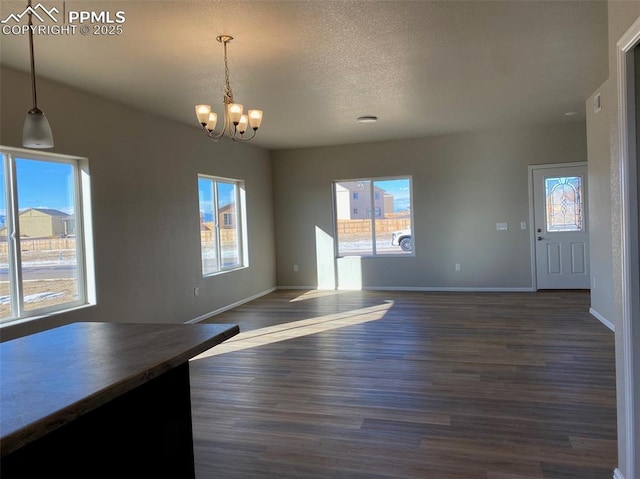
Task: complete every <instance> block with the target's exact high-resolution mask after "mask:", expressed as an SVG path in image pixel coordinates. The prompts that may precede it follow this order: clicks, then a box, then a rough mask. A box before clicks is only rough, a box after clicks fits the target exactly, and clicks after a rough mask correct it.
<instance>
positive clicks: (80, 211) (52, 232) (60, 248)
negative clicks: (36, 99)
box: [0, 147, 94, 322]
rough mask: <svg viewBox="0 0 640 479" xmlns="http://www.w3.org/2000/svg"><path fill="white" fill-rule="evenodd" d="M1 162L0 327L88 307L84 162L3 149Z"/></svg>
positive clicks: (90, 276)
mask: <svg viewBox="0 0 640 479" xmlns="http://www.w3.org/2000/svg"><path fill="white" fill-rule="evenodd" d="M0 157H1V160H2V168H1V170H0V321H2V322H7V321H10V320H14V319H21V318H27V317H33V316H38V315H42V314H46V313H51V312H56V311H62V310H65V309H69V308H71V307H76V306H80V305H83V304H88V303H89V302H90V301H89V296H91V300H92V301H93V299H94V291H93V288H91V289H90V288H89V287H88V282H90V284H92V285H93V274H92V273H93V263H92V262H91V259H90V257H89V256H90V255H89V252H90V247H89V246H90V245H91V241H90V230H91V228H90V221H89V217H90V215H89V208H90V205H89V203H88V202H89V198H90V194H89V171H88V162H87V160H86V159H82V158H74V157H69V156H62V155H53V154H48V153H40V152H34V151H31V150H21V149H11V148H5V147H0ZM88 266H89V267H90V269H91V271H89V268H88Z"/></svg>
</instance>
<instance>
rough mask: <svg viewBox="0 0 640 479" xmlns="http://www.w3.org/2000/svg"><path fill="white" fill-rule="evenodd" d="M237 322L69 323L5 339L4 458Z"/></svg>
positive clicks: (0, 426) (1, 368)
mask: <svg viewBox="0 0 640 479" xmlns="http://www.w3.org/2000/svg"><path fill="white" fill-rule="evenodd" d="M238 332H239V328H238V326H237V325H233V324H177V325H176V324H172V325H169V324H137V323H136V324H133V323H95V322H87V323H72V324H68V325H65V326H61V327H58V328H54V329H50V330H47V331H43V332H40V333H36V334H32V335H29V336H24V337H22V338H18V339H14V340H11V341H6V342H4V343H0V454H1V455H6V454H9V453H11V452H12V451H15V450H16V449H18V448H20V447H22V446H23V445H25V444H27V443H29V442H31V441H33V440H35V439H38V438H40V437H42V436H44V435H45V434H47V433H49V432H51V431H53V430H54V429H56V428H58V427H60V426H62V425H64V424H66V423H68V422H71V421H73V420H74V419H75V418H77V417H79V416H80V415H82V414H84V413H86V412H89V411H91V410H93V409H95V408H97V407H99V406H101V405H103V404H105V403H107V402H109V401H111V400H113V399H115V398H116V397H118V396H120V395H122V394H124V393H126V392H128V391H130V390H132V389H134V388H136V387H137V386H139V385H141V384H144V383H146V382H148V381H149V380H151V379H153V378H155V377H158V376H159V375H161V374H162V373H164V372H166V371H168V370H170V369H172V368H174V367H176V366H178V365H180V364H182V363H184V362H186V361H188V360H189V359H190V358H192V357H194V356H196V355H198V354H200V353H201V352H203V351H206V350H207V349H209V348H211V347H213V346H215V345H216V344H219V343H221V342H223V341H224V340H226V339H228V338H230V337H232V336H235V335H236V334H238Z"/></svg>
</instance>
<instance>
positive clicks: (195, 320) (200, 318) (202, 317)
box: [185, 288, 277, 324]
mask: <svg viewBox="0 0 640 479" xmlns="http://www.w3.org/2000/svg"><path fill="white" fill-rule="evenodd" d="M276 289H277V288H269V289H267V290H265V291H262V292H260V293H258V294H254V295H253V296H249V297H248V298H244V299H241V300H240V301H236V302H235V303H232V304H229V305H227V306H223V307H222V308H219V309H216V310H214V311H210V312H208V313H205V314H202V315H200V316H198V317H197V318H193V319H190V320H189V321H185V324H195V323H199V322H200V321H204V320H205V319H209V318H211V317H213V316H215V315H217V314H220V313H224V312H225V311H229V310H230V309H233V308H236V307H238V306H240V305H243V304H245V303H248V302H250V301H253V300H254V299H258V298H260V297H262V296H265V295H267V294H269V293H273V292H274V291H275V290H276Z"/></svg>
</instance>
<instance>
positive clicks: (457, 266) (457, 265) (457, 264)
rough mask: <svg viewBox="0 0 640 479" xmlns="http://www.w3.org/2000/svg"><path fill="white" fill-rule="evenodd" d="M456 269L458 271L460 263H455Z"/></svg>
mask: <svg viewBox="0 0 640 479" xmlns="http://www.w3.org/2000/svg"><path fill="white" fill-rule="evenodd" d="M456 271H460V263H456Z"/></svg>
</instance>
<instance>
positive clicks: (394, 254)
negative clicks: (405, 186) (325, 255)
mask: <svg viewBox="0 0 640 479" xmlns="http://www.w3.org/2000/svg"><path fill="white" fill-rule="evenodd" d="M393 180H407V181H408V182H409V217H410V225H411V226H410V228H411V240H412V243H413V245H414V246H413V248H412V250H411V252H410V253H406V252H403V253H397V252H382V253H380V252H377V251H376V248H377V246H376V233H375V230H376V228H375V221H376V219H383V218H382V217H380V218H379V217H377V216H375V215H372V214H371V213H373V212H375V209H374V208H375V202H376V201H378V202H380V201H384V198H383V196H380V199H379V200H375V196H376V194H375V183H376V182H382V181H393ZM358 181H369V182H370V183H371V188H370V191H369V195H368V200H369V201H370V202H371V204H370V206H371V208H370V209H369V208H367V209H368V210H369V213H368V215H367V217H366V218H365V219H367V220H370V221H371V231H372V233H371V249H372V251H371V252H370V253H365V254H341V253H340V239H339V237H338V204H337V196H336V185H337V184H339V183H347V182H354V183H355V182H358ZM351 197H352V195H351V194H350V195H349V198H351ZM331 201H332V214H333V232H334V235H333V236H334V251H335V257H336V258H337V259H338V258H348V257H362V258H372V257H382V256H383V257H387V258H388V257H399V258H404V257H415V255H416V249H415V230H414V228H413V224H414V223H413V176H411V175H397V176H379V177H373V176H369V177H360V178H345V179H340V180H332V181H331Z"/></svg>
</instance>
